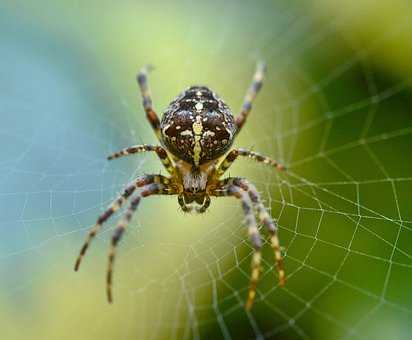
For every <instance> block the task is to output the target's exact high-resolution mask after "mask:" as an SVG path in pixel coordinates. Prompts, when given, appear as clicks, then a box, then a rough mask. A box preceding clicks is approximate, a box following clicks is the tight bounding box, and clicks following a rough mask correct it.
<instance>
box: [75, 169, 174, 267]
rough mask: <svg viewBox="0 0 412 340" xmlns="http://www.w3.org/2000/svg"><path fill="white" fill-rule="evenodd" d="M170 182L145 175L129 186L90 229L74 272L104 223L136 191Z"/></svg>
mask: <svg viewBox="0 0 412 340" xmlns="http://www.w3.org/2000/svg"><path fill="white" fill-rule="evenodd" d="M168 182H169V180H168V179H167V178H166V177H163V176H160V175H145V176H140V177H138V178H137V179H136V180H135V181H133V183H132V184H130V185H128V186H127V187H126V189H125V190H124V191H123V193H122V194H121V195H120V196H119V197H118V198H117V199H116V200H115V201H113V203H112V204H110V205H109V207H108V208H107V209H106V211H105V212H104V213H103V214H101V215H100V216H99V218H98V219H97V221H96V224H95V225H94V227H93V228H92V229H90V231H89V233H88V234H87V237H86V240H85V242H84V243H83V246H82V247H81V249H80V253H79V255H78V257H77V260H76V264H75V266H74V270H76V271H77V270H78V269H79V267H80V263H81V261H82V259H83V257H84V255H85V254H86V251H87V249H88V248H89V246H90V243H91V242H92V240H93V239H94V238H95V236H96V235H97V233H98V232H99V230H100V229H101V227H102V225H103V223H104V222H106V221H107V220H108V219H109V218H110V216H112V215H113V214H114V213H115V212H116V211H117V210H119V209H120V208H121V207H122V205H123V204H124V203H125V202H126V201H127V199H128V198H129V197H130V196H131V195H132V194H133V193H134V192H135V190H136V189H137V188H139V187H143V186H145V185H148V184H151V183H165V184H166V183H168Z"/></svg>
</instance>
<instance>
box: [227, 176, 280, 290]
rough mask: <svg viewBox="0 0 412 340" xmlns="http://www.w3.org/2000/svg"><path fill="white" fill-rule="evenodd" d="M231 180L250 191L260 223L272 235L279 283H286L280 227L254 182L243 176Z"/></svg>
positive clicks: (271, 240) (271, 239)
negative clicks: (279, 233)
mask: <svg viewBox="0 0 412 340" xmlns="http://www.w3.org/2000/svg"><path fill="white" fill-rule="evenodd" d="M230 181H231V182H232V183H233V185H236V186H238V187H240V188H242V189H243V190H244V191H246V192H247V193H248V195H249V197H250V199H251V201H252V202H253V204H254V205H255V207H256V210H257V213H258V216H259V221H260V223H262V224H263V225H264V226H265V227H266V229H267V230H268V232H269V235H270V243H271V246H272V248H273V251H274V255H275V261H276V268H277V271H278V276H279V285H280V286H283V285H284V284H285V280H286V278H285V271H284V269H283V260H282V253H281V250H280V242H279V238H278V228H277V225H276V223H275V221H274V220H273V219H272V218H271V217H270V215H269V213H268V211H267V209H266V208H265V206H264V205H263V203H262V199H261V198H260V195H259V192H258V191H257V190H256V187H255V186H254V185H253V184H252V183H250V182H249V181H247V180H246V179H243V178H233V179H231V180H230Z"/></svg>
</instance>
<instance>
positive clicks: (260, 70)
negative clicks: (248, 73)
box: [235, 62, 266, 133]
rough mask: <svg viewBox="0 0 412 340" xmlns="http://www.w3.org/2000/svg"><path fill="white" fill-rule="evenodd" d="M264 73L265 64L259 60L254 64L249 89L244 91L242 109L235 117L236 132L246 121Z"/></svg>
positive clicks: (260, 86)
mask: <svg viewBox="0 0 412 340" xmlns="http://www.w3.org/2000/svg"><path fill="white" fill-rule="evenodd" d="M265 73H266V64H265V63H263V62H260V63H258V64H257V66H256V71H255V74H254V76H253V80H252V84H250V86H249V89H248V90H247V92H246V96H245V99H244V101H243V105H242V109H241V111H240V113H239V115H238V116H237V117H236V118H235V123H236V126H237V132H236V133H239V131H240V130H241V129H242V127H243V125H244V124H245V122H246V119H247V117H248V116H249V113H250V110H251V109H252V104H253V101H254V100H255V98H256V95H257V94H258V93H259V90H260V89H261V88H262V84H263V78H264V76H265Z"/></svg>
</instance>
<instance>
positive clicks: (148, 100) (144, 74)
mask: <svg viewBox="0 0 412 340" xmlns="http://www.w3.org/2000/svg"><path fill="white" fill-rule="evenodd" d="M152 69H153V66H151V65H146V66H145V67H143V68H142V69H141V70H140V72H139V73H138V75H137V82H138V84H139V87H140V92H141V95H142V98H143V108H144V110H145V112H146V117H147V119H148V120H149V123H150V125H151V126H152V128H153V130H154V132H155V134H156V136H157V138H158V139H159V140H160V136H161V134H160V121H159V117H158V116H157V114H156V112H155V111H154V110H153V105H152V97H151V94H150V89H149V84H148V73H149V72H150V71H151V70H152Z"/></svg>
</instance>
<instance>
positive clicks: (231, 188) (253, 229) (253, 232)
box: [211, 182, 262, 310]
mask: <svg viewBox="0 0 412 340" xmlns="http://www.w3.org/2000/svg"><path fill="white" fill-rule="evenodd" d="M211 194H212V195H213V196H217V197H222V196H232V197H235V198H237V199H239V200H241V202H242V208H243V212H244V214H245V220H246V226H247V228H248V234H249V237H250V241H251V243H252V246H253V248H254V253H253V257H252V263H251V267H252V269H251V276H250V286H249V293H248V297H247V301H246V305H245V308H246V309H248V310H249V309H251V308H252V306H253V302H254V300H255V296H256V286H257V283H258V281H259V275H260V270H261V268H260V263H261V259H262V255H261V248H262V240H261V238H260V234H259V230H258V228H257V225H256V220H255V216H254V213H253V206H252V202H251V200H250V198H249V195H248V194H247V193H246V192H245V191H244V190H243V189H241V188H240V187H238V186H236V185H233V184H231V183H224V182H221V185H220V186H218V187H217V188H216V189H215V190H213V192H212V193H211Z"/></svg>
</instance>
